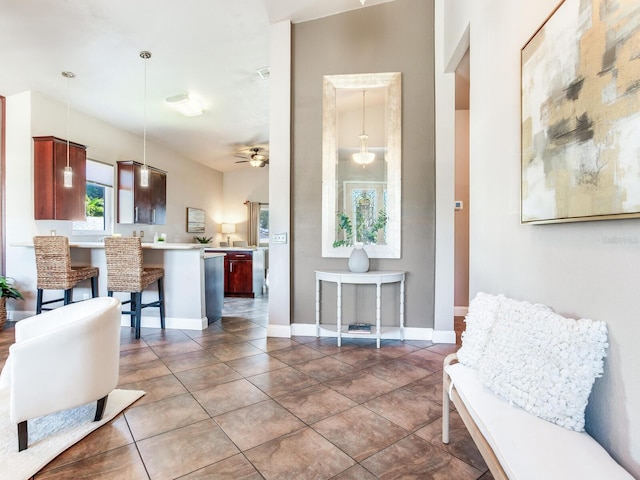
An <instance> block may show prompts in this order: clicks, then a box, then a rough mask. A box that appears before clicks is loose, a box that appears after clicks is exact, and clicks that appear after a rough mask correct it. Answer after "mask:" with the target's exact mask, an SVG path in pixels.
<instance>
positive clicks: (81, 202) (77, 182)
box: [33, 136, 87, 221]
mask: <svg viewBox="0 0 640 480" xmlns="http://www.w3.org/2000/svg"><path fill="white" fill-rule="evenodd" d="M68 148H69V157H68V158H69V166H70V167H71V168H72V169H73V184H72V186H71V187H65V186H64V168H65V167H66V166H67V141H66V140H63V139H61V138H56V137H51V136H49V137H33V185H34V218H35V219H36V220H81V221H82V220H85V196H86V190H87V187H86V172H87V147H85V146H84V145H80V144H78V143H74V142H69V143H68Z"/></svg>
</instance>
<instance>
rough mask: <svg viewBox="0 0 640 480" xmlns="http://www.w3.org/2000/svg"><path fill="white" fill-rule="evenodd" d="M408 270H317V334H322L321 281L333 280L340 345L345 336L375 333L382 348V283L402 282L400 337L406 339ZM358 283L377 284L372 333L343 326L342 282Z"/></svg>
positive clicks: (377, 344)
mask: <svg viewBox="0 0 640 480" xmlns="http://www.w3.org/2000/svg"><path fill="white" fill-rule="evenodd" d="M405 273H406V272H400V271H388V270H381V271H370V272H365V273H352V272H348V271H340V270H329V271H327V270H316V336H320V282H323V281H324V282H332V283H335V284H337V300H336V303H337V315H336V334H337V338H338V346H340V345H341V343H342V342H341V339H342V337H343V336H349V337H362V336H368V335H375V337H376V346H377V347H378V348H380V338H381V335H382V327H381V325H380V315H381V313H380V304H381V301H382V300H381V285H382V284H384V283H398V282H400V329H399V330H400V339H401V340H404V276H405ZM343 283H348V284H356V285H365V284H368V285H372V284H375V285H376V325H375V328H372V330H371V333H370V334H361V333H355V334H349V333H348V326H345V327H344V328H343V326H342V284H343Z"/></svg>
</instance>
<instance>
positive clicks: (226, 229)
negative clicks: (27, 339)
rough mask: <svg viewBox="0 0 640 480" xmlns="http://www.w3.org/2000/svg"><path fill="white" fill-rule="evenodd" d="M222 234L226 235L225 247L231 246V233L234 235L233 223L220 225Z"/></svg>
mask: <svg viewBox="0 0 640 480" xmlns="http://www.w3.org/2000/svg"><path fill="white" fill-rule="evenodd" d="M222 233H226V234H227V245H229V246H231V240H230V239H231V235H230V234H231V233H236V225H235V223H223V224H222Z"/></svg>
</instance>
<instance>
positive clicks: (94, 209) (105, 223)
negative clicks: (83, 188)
mask: <svg viewBox="0 0 640 480" xmlns="http://www.w3.org/2000/svg"><path fill="white" fill-rule="evenodd" d="M85 208H86V210H85V211H86V219H85V221H84V222H73V234H74V235H108V234H111V232H112V231H113V165H107V164H104V163H100V162H96V161H95V160H89V159H87V193H86V197H85Z"/></svg>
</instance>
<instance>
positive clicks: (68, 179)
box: [62, 72, 75, 188]
mask: <svg viewBox="0 0 640 480" xmlns="http://www.w3.org/2000/svg"><path fill="white" fill-rule="evenodd" d="M62 76H63V77H64V78H66V79H67V166H66V167H64V172H63V174H62V175H63V177H62V184H63V185H64V186H65V187H66V188H72V187H73V169H72V168H71V165H70V164H69V103H70V101H71V100H70V99H71V95H70V82H71V79H72V78H73V77H75V74H74V73H73V72H62Z"/></svg>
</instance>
